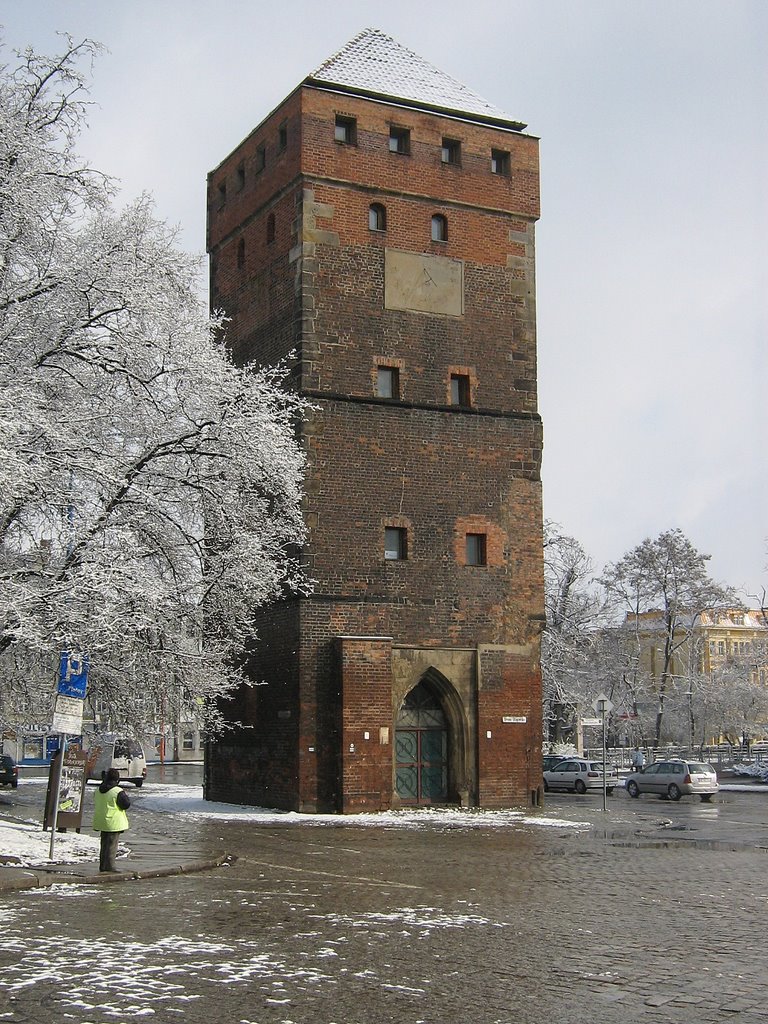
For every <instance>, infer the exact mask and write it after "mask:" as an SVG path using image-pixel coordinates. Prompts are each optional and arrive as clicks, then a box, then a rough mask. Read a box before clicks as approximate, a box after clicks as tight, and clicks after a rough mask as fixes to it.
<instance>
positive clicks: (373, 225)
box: [368, 203, 387, 231]
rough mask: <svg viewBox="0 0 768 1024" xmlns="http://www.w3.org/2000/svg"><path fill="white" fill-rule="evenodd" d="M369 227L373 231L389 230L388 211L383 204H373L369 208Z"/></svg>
mask: <svg viewBox="0 0 768 1024" xmlns="http://www.w3.org/2000/svg"><path fill="white" fill-rule="evenodd" d="M368 227H369V228H370V229H371V231H386V230H387V210H386V207H384V206H382V205H381V203H371V205H370V206H369V207H368Z"/></svg>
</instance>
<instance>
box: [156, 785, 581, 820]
mask: <svg viewBox="0 0 768 1024" xmlns="http://www.w3.org/2000/svg"><path fill="white" fill-rule="evenodd" d="M142 806H143V807H146V808H148V809H149V810H153V811H169V812H171V813H173V814H177V815H178V814H182V815H187V816H189V817H190V818H193V819H194V818H214V819H219V820H221V819H226V820H233V821H250V822H254V823H258V824H262V825H271V824H281V825H286V824H290V825H315V826H318V825H320V826H322V825H325V826H327V825H332V826H345V827H348V826H361V827H368V828H416V827H423V826H425V825H426V826H429V825H437V826H439V827H442V828H509V827H510V826H514V825H526V826H528V825H535V826H544V827H546V826H553V825H556V826H558V827H559V828H589V827H590V823H589V822H586V821H566V820H564V819H563V818H547V817H544V816H538V815H536V816H528V815H526V813H525V812H524V811H512V810H510V811H482V810H475V809H467V810H462V809H453V808H426V807H421V808H414V809H413V810H402V811H378V812H376V813H375V814H350V815H345V816H344V817H342V816H340V815H338V814H298V813H297V812H295V811H275V810H270V809H269V808H266V807H245V806H241V805H239V804H224V803H215V802H213V801H209V800H203V788H202V786H173V785H171V786H165V785H157V786H152V787H151V791H149V787H148V791H147V794H146V796H145V797H144V799H143V801H142Z"/></svg>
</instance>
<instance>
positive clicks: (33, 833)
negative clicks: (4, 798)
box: [0, 818, 99, 867]
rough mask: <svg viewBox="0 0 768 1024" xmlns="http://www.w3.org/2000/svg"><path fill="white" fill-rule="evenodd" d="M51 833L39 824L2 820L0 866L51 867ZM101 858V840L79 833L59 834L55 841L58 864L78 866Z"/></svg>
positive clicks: (8, 819)
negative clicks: (3, 862) (0, 864)
mask: <svg viewBox="0 0 768 1024" xmlns="http://www.w3.org/2000/svg"><path fill="white" fill-rule="evenodd" d="M50 846H51V833H50V831H49V832H43V829H42V826H41V825H40V824H39V823H33V822H29V821H19V820H17V819H11V818H3V819H0V863H2V861H3V860H5V859H6V858H8V860H7V861H6V862H7V863H12V864H13V865H14V866H18V865H19V864H21V865H22V866H24V867H41V866H44V865H46V864H50V863H51V861H50V860H49V854H50ZM98 859H99V837H98V835H96V834H92V835H87V834H86V833H81V834H80V835H78V834H77V833H76V832H66V833H63V832H57V833H56V836H55V838H54V862H55V863H57V864H74V863H76V862H78V861H90V860H98Z"/></svg>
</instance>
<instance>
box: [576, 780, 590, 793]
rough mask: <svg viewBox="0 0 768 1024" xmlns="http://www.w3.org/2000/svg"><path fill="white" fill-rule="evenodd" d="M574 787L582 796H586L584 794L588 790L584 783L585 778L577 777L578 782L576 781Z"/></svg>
mask: <svg viewBox="0 0 768 1024" xmlns="http://www.w3.org/2000/svg"><path fill="white" fill-rule="evenodd" d="M573 788H574V789H575V790H576V792H577V793H578V794H579V795H580V796H584V794H585V793H586V792H587V787H586V786H585V785H584V780H583V779H576V782H575V784H574V787H573Z"/></svg>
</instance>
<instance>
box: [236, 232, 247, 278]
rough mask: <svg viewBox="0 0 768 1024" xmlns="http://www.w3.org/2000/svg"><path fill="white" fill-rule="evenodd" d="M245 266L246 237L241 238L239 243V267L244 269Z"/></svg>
mask: <svg viewBox="0 0 768 1024" xmlns="http://www.w3.org/2000/svg"><path fill="white" fill-rule="evenodd" d="M244 266H245V239H244V238H241V239H240V241H239V242H238V243H237V269H238V270H242V269H243V267H244Z"/></svg>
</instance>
